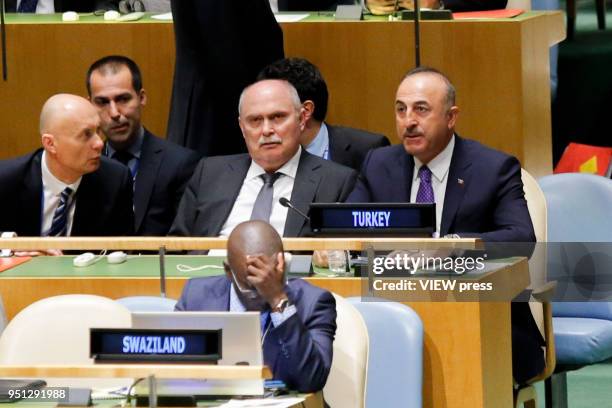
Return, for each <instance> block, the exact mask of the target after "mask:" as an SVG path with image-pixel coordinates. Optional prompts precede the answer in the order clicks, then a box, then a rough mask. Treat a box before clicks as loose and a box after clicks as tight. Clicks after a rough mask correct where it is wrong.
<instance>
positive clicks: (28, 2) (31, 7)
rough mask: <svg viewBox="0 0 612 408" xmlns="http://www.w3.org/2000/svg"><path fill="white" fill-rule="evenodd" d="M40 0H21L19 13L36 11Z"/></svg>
mask: <svg viewBox="0 0 612 408" xmlns="http://www.w3.org/2000/svg"><path fill="white" fill-rule="evenodd" d="M37 4H38V0H21V3H19V7H18V8H17V12H18V13H36V5H37Z"/></svg>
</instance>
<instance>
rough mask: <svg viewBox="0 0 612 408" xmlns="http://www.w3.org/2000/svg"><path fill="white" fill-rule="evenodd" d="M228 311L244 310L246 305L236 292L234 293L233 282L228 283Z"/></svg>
mask: <svg viewBox="0 0 612 408" xmlns="http://www.w3.org/2000/svg"><path fill="white" fill-rule="evenodd" d="M229 311H230V312H246V307H244V305H243V304H242V302H241V301H240V298H239V297H238V294H237V293H236V289H235V288H234V284H233V283H230V307H229Z"/></svg>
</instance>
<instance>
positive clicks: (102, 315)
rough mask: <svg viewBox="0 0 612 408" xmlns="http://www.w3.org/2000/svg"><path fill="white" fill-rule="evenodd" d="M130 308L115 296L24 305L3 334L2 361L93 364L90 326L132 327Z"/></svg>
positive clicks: (60, 298) (56, 299)
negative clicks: (90, 349)
mask: <svg viewBox="0 0 612 408" xmlns="http://www.w3.org/2000/svg"><path fill="white" fill-rule="evenodd" d="M131 324H132V317H131V313H130V311H129V310H128V309H127V308H125V307H124V306H122V305H120V304H119V303H117V302H115V301H114V300H112V299H108V298H105V297H101V296H93V295H62V296H54V297H50V298H46V299H43V300H39V301H38V302H35V303H32V304H31V305H29V306H28V307H26V308H25V309H23V310H22V311H21V312H19V314H17V316H15V317H14V318H13V319H12V320H11V322H10V323H9V324H8V326H7V327H6V329H5V330H4V332H3V333H2V337H0V364H15V365H26V364H63V365H69V364H93V360H92V359H91V358H90V357H89V329H90V328H92V327H105V328H106V327H108V328H113V327H131Z"/></svg>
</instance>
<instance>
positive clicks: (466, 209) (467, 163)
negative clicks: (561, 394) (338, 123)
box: [347, 67, 544, 383]
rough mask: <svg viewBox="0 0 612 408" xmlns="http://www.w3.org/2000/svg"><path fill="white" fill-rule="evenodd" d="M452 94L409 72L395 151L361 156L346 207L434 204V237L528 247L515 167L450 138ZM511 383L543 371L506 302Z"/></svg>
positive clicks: (433, 78)
mask: <svg viewBox="0 0 612 408" xmlns="http://www.w3.org/2000/svg"><path fill="white" fill-rule="evenodd" d="M458 114H459V108H458V107H457V106H455V88H454V86H453V85H452V84H451V82H450V80H449V79H448V78H446V77H445V76H444V75H443V74H442V73H440V72H439V71H437V70H434V69H432V68H427V67H421V68H416V69H414V70H412V71H410V72H409V73H408V74H406V76H405V77H404V79H403V80H402V82H401V84H400V85H399V87H398V89H397V93H396V97H395V122H396V127H397V135H398V137H399V139H400V140H401V141H402V144H399V145H394V146H389V147H382V148H380V149H375V150H372V151H370V153H368V156H367V157H366V159H365V161H364V163H363V167H362V171H361V174H360V179H359V180H358V182H357V184H356V185H355V189H354V190H353V192H352V193H351V195H350V196H349V198H348V199H347V201H349V202H360V203H361V202H385V203H389V202H417V203H419V202H422V203H424V202H435V203H436V221H437V226H436V231H437V232H436V234H438V235H439V236H440V237H444V236H449V235H451V236H452V235H455V236H456V235H458V236H460V237H466V238H469V237H479V238H482V239H483V240H484V241H485V242H520V243H527V242H535V234H534V231H533V226H532V224H531V218H530V216H529V211H528V209H527V202H526V201H525V197H524V192H523V183H522V181H521V166H520V164H519V162H518V160H517V159H516V158H514V157H511V156H508V155H507V154H504V153H502V152H500V151H497V150H493V149H491V148H488V147H486V146H483V145H482V144H480V143H478V142H475V141H472V140H469V139H463V138H461V137H459V136H458V135H456V134H455V124H456V122H457V118H458ZM512 337H513V339H512V340H513V350H514V351H513V368H514V378H515V380H516V381H517V382H518V383H522V382H524V381H526V380H528V379H529V378H531V377H533V376H534V375H535V374H538V373H539V372H540V371H541V370H542V368H543V366H544V355H543V353H542V349H541V346H543V345H544V343H543V339H542V337H541V335H540V333H539V331H538V329H537V327H536V324H535V321H534V320H533V317H532V316H531V313H530V311H529V307H528V305H527V303H518V302H516V303H512Z"/></svg>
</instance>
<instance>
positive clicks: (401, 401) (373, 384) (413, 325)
mask: <svg viewBox="0 0 612 408" xmlns="http://www.w3.org/2000/svg"><path fill="white" fill-rule="evenodd" d="M348 301H349V302H351V304H352V305H353V306H355V307H356V308H357V310H359V313H361V316H362V317H363V319H364V320H365V323H366V326H367V328H368V337H369V338H370V349H369V356H368V373H367V385H366V407H414V408H418V407H421V406H422V405H423V394H422V391H423V323H422V322H421V319H420V317H419V316H418V315H417V314H416V313H415V312H414V310H412V309H411V308H409V307H408V306H405V305H402V304H401V303H397V302H386V301H381V300H374V299H366V298H360V297H352V298H349V299H348Z"/></svg>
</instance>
